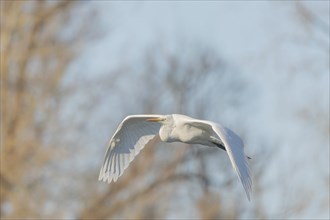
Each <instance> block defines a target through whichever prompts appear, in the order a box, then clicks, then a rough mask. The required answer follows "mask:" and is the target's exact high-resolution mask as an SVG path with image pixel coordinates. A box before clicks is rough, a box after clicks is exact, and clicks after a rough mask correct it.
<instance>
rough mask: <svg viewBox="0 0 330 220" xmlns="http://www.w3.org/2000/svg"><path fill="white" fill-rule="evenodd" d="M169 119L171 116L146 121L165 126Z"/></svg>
mask: <svg viewBox="0 0 330 220" xmlns="http://www.w3.org/2000/svg"><path fill="white" fill-rule="evenodd" d="M170 118H171V115H164V116H160V117H154V118H148V119H147V121H150V122H158V123H161V124H167V123H168V122H170Z"/></svg>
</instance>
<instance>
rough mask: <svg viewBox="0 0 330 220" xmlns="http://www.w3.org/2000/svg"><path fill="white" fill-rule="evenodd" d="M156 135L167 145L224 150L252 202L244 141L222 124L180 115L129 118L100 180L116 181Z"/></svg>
mask: <svg viewBox="0 0 330 220" xmlns="http://www.w3.org/2000/svg"><path fill="white" fill-rule="evenodd" d="M157 135H159V137H160V139H161V140H162V141H164V142H184V143H189V144H202V145H207V146H210V147H219V148H221V149H223V150H225V151H226V152H227V154H228V156H229V159H230V162H231V164H232V166H233V168H234V170H235V172H236V174H237V175H238V178H239V179H240V181H241V182H242V184H243V187H244V189H245V192H246V195H247V197H248V199H249V200H250V193H251V190H252V180H251V176H250V170H249V166H248V162H247V158H248V157H247V156H246V155H245V153H244V144H243V142H242V140H241V139H240V138H239V137H238V136H237V135H236V134H235V133H234V132H233V131H231V130H230V129H228V128H226V127H223V126H221V125H219V124H216V123H214V122H211V121H204V120H197V119H194V118H191V117H188V116H185V115H179V114H172V115H131V116H128V117H126V118H125V119H124V120H123V121H122V122H121V123H120V125H119V126H118V128H117V130H116V132H115V134H114V135H113V137H112V138H111V140H110V142H109V146H108V148H107V151H106V154H105V158H104V162H103V165H102V167H101V170H100V175H99V180H101V181H107V182H108V183H110V182H111V181H112V180H113V181H117V179H118V178H119V177H120V176H121V175H122V174H123V172H124V170H125V169H126V168H127V167H128V165H129V163H130V162H131V161H132V160H133V159H134V157H135V156H136V155H137V154H138V153H139V152H140V151H141V150H142V149H143V148H144V146H145V145H146V144H147V143H148V142H150V141H151V140H153V139H154V138H156V136H157Z"/></svg>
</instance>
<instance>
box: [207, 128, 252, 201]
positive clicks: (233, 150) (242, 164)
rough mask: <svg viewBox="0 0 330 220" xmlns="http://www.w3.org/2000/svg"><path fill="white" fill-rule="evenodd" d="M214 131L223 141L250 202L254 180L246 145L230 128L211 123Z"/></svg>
mask: <svg viewBox="0 0 330 220" xmlns="http://www.w3.org/2000/svg"><path fill="white" fill-rule="evenodd" d="M211 126H212V129H213V131H214V132H215V133H216V134H217V136H218V137H219V138H220V139H221V141H222V142H223V144H224V145H225V148H226V151H227V153H228V156H229V159H230V162H231V164H232V166H233V168H234V170H235V172H236V173H237V175H238V178H239V179H240V181H241V182H242V184H243V187H244V189H245V192H246V195H247V197H248V199H249V200H250V193H251V191H252V180H251V174H250V169H249V165H248V161H247V156H246V155H245V152H244V144H243V141H242V140H241V138H240V137H238V136H237V135H236V134H235V133H234V132H233V131H232V130H230V129H229V128H226V127H223V126H221V125H219V124H216V123H211Z"/></svg>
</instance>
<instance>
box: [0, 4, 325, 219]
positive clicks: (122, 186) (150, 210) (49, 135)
mask: <svg viewBox="0 0 330 220" xmlns="http://www.w3.org/2000/svg"><path fill="white" fill-rule="evenodd" d="M152 4H154V5H151V6H152V7H155V4H156V3H152ZM173 4H176V3H173ZM187 4H188V5H189V3H187ZM191 4H192V3H191ZM205 4H206V3H205ZM221 4H222V3H221ZM269 4H270V6H269V7H271V8H272V9H273V8H275V9H274V10H276V8H289V9H287V10H288V12H285V13H287V14H289V15H290V16H292V17H294V19H293V20H294V21H295V22H296V23H294V28H295V31H293V32H294V34H291V33H286V32H285V31H284V32H283V34H280V35H278V36H276V37H274V40H272V41H271V43H269V44H267V45H266V46H265V47H264V48H262V50H261V52H260V53H259V54H256V55H251V56H250V57H248V58H245V59H246V60H247V62H248V63H249V64H250V66H249V68H250V69H248V71H246V69H245V71H244V68H243V67H241V66H244V65H245V66H246V64H242V63H241V66H240V64H239V63H235V62H233V61H231V60H232V59H231V58H230V56H228V57H226V56H225V55H223V54H222V53H220V52H219V50H218V49H217V48H216V47H215V46H212V45H210V44H208V43H206V41H205V40H201V39H198V40H196V39H187V37H182V38H180V37H177V38H175V40H172V41H171V42H170V43H168V41H167V40H166V37H165V36H160V35H161V33H160V34H159V33H158V34H156V37H154V38H151V39H150V37H148V35H142V36H144V37H143V38H144V39H143V40H145V41H147V43H146V45H147V46H145V47H143V46H136V45H139V44H141V45H142V43H138V42H139V41H140V40H139V33H142V32H147V31H146V30H145V29H143V25H141V27H140V26H138V27H137V28H136V27H134V25H132V26H125V25H127V20H128V21H131V20H134V19H132V17H129V16H133V17H134V16H136V15H137V14H138V13H139V11H141V14H143V10H144V11H145V10H148V8H147V9H143V7H148V4H145V3H137V2H136V3H130V4H126V3H123V4H122V3H116V2H105V3H104V2H103V3H102V2H85V1H33V0H31V1H1V23H0V24H1V169H0V181H1V186H0V189H1V194H0V195H1V199H0V208H1V214H0V216H1V218H3V219H7V218H8V219H10V218H70V219H72V218H77V219H97V218H98V219H104V218H125V219H145V218H174V219H176V218H202V219H237V218H270V219H273V218H309V217H316V218H323V217H324V218H329V168H326V167H328V164H329V102H328V99H329V95H328V93H329V84H328V82H329V39H328V37H329V23H327V22H326V21H324V18H329V12H328V11H327V10H323V8H322V7H321V8H322V10H319V9H318V8H316V9H315V8H313V7H311V6H310V5H305V4H304V3H303V2H300V1H297V2H290V3H269ZM145 5H147V6H145ZM251 5H252V3H251ZM186 6H187V5H186ZM233 6H234V4H233V5H231V7H233ZM325 6H326V7H329V3H327V4H325ZM158 7H162V6H158ZM170 7H172V6H170ZM123 8H125V10H124V12H125V13H126V14H129V15H127V16H128V17H129V18H126V17H125V16H126V14H125V13H121V12H123ZM126 8H129V9H128V10H126ZM141 8H142V9H141ZM165 8H166V7H165ZM229 8H230V7H229ZM319 8H320V7H319ZM164 10H165V11H166V9H164ZM171 10H172V8H171ZM136 13H137V14H136ZM131 14H132V15H131ZM152 16H155V15H152ZM122 18H124V19H122ZM125 18H126V21H125ZM134 18H136V20H137V22H141V21H139V18H138V16H136V17H134ZM121 19H122V20H121ZM146 19H148V18H146ZM167 19H168V20H170V18H169V17H168V18H167ZM155 20H157V19H155ZM160 20H161V19H160ZM125 22H126V23H125ZM142 23H143V22H142ZM170 24H172V23H170ZM164 26H166V25H164ZM197 26H198V25H197ZM125 28H126V29H129V31H127V32H124V33H125V36H127V37H126V38H128V39H129V40H128V41H124V40H123V37H122V36H121V35H120V34H118V33H119V32H120V31H123V29H125ZM267 28H268V27H267ZM267 28H266V29H267ZM138 29H141V30H138ZM130 31H131V32H133V33H134V34H136V35H134V36H133V35H130ZM242 38H244V36H242ZM100 42H110V43H106V44H101V43H100ZM254 44H255V45H256V44H257V43H254ZM109 45H110V46H109ZM236 50H237V49H236ZM100 51H101V52H100ZM288 51H290V52H291V51H294V54H295V55H294V56H293V55H292V54H290V53H289V52H288ZM284 54H285V55H286V56H283V55H284ZM297 54H298V55H297ZM290 55H291V56H292V57H290ZM132 57H133V58H132ZM255 60H258V61H257V62H256V61H255ZM253 65H258V66H259V67H258V68H259V69H258V68H257V67H256V66H253ZM242 69H243V70H242ZM251 71H255V73H251ZM258 71H262V73H258ZM326 93H327V94H326ZM294 100H295V101H294ZM139 113H141V114H147V113H149V114H152V113H154V114H169V113H182V114H187V115H191V116H193V117H197V118H203V119H209V120H214V121H218V122H220V123H222V124H224V125H226V126H228V127H230V128H233V130H235V131H236V132H237V133H238V134H240V136H242V138H243V140H244V141H245V143H246V145H247V152H248V154H249V155H251V156H252V158H253V159H252V161H251V168H252V170H253V181H254V182H253V184H254V187H253V190H254V192H253V197H252V202H250V203H249V202H248V201H247V199H246V198H245V194H244V191H243V189H242V187H241V185H240V183H239V182H238V181H237V177H236V176H235V174H234V172H233V170H232V168H231V165H230V163H229V160H228V158H227V156H226V155H225V154H224V153H223V152H222V151H219V150H217V149H212V148H206V147H201V146H190V145H185V144H163V143H149V144H148V146H147V147H145V149H144V150H143V151H142V152H141V153H140V154H139V156H138V157H137V158H136V159H135V160H134V161H133V162H132V164H131V166H130V167H129V168H128V169H127V170H126V171H125V174H124V175H123V176H122V177H121V178H120V179H119V180H118V181H117V182H116V183H112V184H110V185H108V184H105V183H101V182H98V181H97V177H98V172H99V168H100V165H101V163H102V159H103V154H104V152H105V147H106V144H107V141H108V140H109V138H110V136H111V135H112V133H113V132H114V131H115V129H116V127H117V125H118V123H119V122H120V121H121V120H122V119H123V118H124V117H125V116H126V115H128V114H139ZM302 128H304V129H302ZM293 145H294V146H293ZM293 149H300V150H299V152H296V153H295V154H293V152H295V150H293ZM315 152H316V153H315ZM319 152H322V155H319ZM290 155H291V156H290ZM292 157H294V159H292ZM306 160H309V161H307V162H306ZM302 163H304V164H307V165H305V166H302V167H300V166H301V164H302ZM306 166H307V167H309V168H306ZM313 170H316V171H315V172H314V171H313ZM293 173H296V175H293ZM305 179H310V180H309V181H304V180H305ZM311 180H312V181H311ZM269 204H274V205H269ZM276 204H277V205H276ZM315 213H320V214H319V215H318V216H315Z"/></svg>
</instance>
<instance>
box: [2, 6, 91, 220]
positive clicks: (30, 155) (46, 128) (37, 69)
mask: <svg viewBox="0 0 330 220" xmlns="http://www.w3.org/2000/svg"><path fill="white" fill-rule="evenodd" d="M82 5H83V4H81V3H79V2H75V1H56V2H54V1H1V170H0V177H1V178H0V180H1V200H0V206H1V217H15V218H23V217H42V216H45V213H43V212H44V210H45V209H44V207H45V206H46V205H47V203H45V202H47V201H48V200H49V198H48V196H49V193H50V191H51V190H52V189H49V188H47V187H46V183H47V182H48V180H47V179H46V178H45V170H44V168H46V167H48V166H49V164H50V163H52V162H54V161H56V159H57V158H58V157H59V156H60V150H59V148H58V146H56V145H57V143H56V141H54V140H56V139H59V138H54V137H53V135H54V136H57V135H58V134H59V133H56V132H59V131H61V129H63V126H65V125H63V124H61V123H59V121H60V114H59V109H60V108H61V106H62V103H63V102H62V101H63V99H65V97H66V96H68V95H69V94H70V88H68V87H64V86H63V83H62V82H63V80H64V79H65V74H66V72H67V68H68V66H69V64H70V63H71V61H72V60H73V59H74V58H75V57H76V54H77V52H79V50H80V48H81V45H82V43H83V42H85V41H86V39H87V38H88V37H89V35H88V34H86V33H87V29H88V28H89V27H88V26H87V23H86V19H87V18H88V16H89V15H91V13H89V12H87V14H86V13H85V12H84V10H81V9H83V7H82ZM87 11H88V10H87ZM84 13H85V14H84ZM78 14H80V15H82V17H79V20H78V19H77V17H75V16H77V15H78ZM83 15H84V16H86V17H84V16H83ZM78 21H79V22H78ZM57 137H58V136H57ZM48 214H49V213H48Z"/></svg>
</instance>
